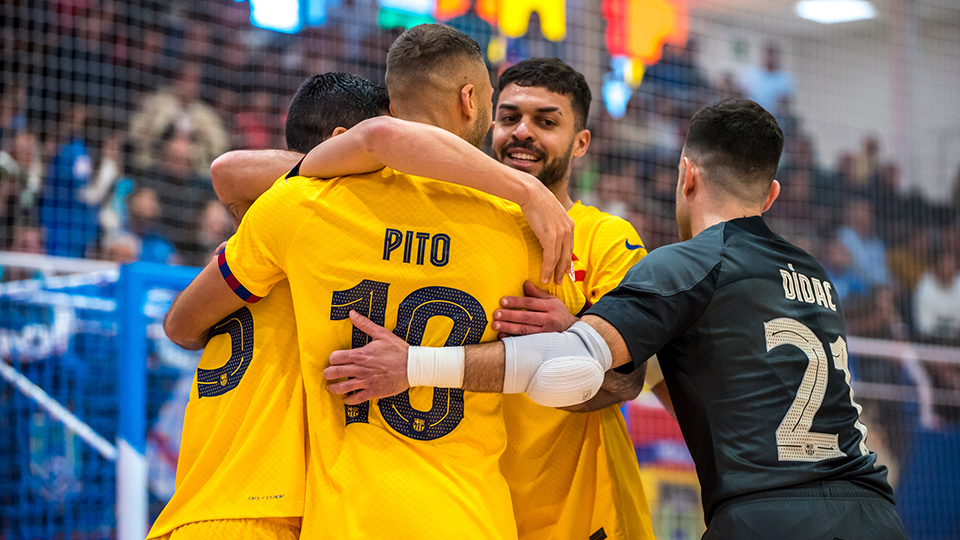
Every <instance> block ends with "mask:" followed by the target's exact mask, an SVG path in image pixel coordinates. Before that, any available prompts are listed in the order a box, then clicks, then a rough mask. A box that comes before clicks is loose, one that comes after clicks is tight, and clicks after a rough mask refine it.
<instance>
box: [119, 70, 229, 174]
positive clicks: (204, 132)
mask: <svg viewBox="0 0 960 540" xmlns="http://www.w3.org/2000/svg"><path fill="white" fill-rule="evenodd" d="M200 70H201V68H200V65H199V64H196V63H191V62H186V63H184V64H183V66H182V67H181V69H180V71H179V73H177V77H176V80H175V81H174V84H173V86H171V87H166V88H162V89H160V90H158V91H156V92H154V93H153V94H150V95H148V96H146V98H145V99H144V102H143V104H141V106H140V108H139V110H137V112H136V113H135V114H134V115H133V117H132V118H131V119H130V136H131V138H132V140H133V143H134V146H135V148H136V159H135V164H136V166H137V168H138V169H140V170H141V171H143V172H146V171H147V170H148V169H150V168H151V167H153V166H154V165H155V163H156V162H157V159H158V156H159V155H160V154H161V153H162V152H163V144H164V143H165V142H166V141H165V140H164V139H163V137H164V136H165V135H167V134H169V133H170V132H171V131H172V132H173V135H174V137H173V138H175V139H179V140H185V141H189V146H190V166H191V168H192V169H193V171H194V172H195V173H196V174H199V175H204V174H207V173H208V172H209V170H210V163H212V162H213V160H214V158H216V157H217V156H219V155H220V154H222V153H223V152H225V151H226V150H227V142H228V138H227V132H226V129H225V128H224V126H223V122H222V120H221V119H220V117H219V116H217V113H216V112H215V111H214V110H213V108H212V107H210V106H209V105H207V104H206V103H203V102H202V101H201V100H200V99H199V95H200Z"/></svg>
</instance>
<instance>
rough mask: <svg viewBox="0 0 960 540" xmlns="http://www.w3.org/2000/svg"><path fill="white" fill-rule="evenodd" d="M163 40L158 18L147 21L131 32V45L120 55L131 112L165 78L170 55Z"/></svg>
mask: <svg viewBox="0 0 960 540" xmlns="http://www.w3.org/2000/svg"><path fill="white" fill-rule="evenodd" d="M144 9H146V8H144ZM163 44H164V28H163V27H162V26H161V25H160V24H159V23H157V22H153V21H143V23H142V25H138V26H137V28H136V31H135V32H133V33H132V34H131V36H130V46H129V49H128V50H127V51H124V55H123V56H122V57H121V58H120V61H121V62H122V66H123V73H124V81H123V83H124V86H126V87H127V88H128V91H129V96H128V103H127V109H128V111H127V112H128V113H129V112H130V109H137V108H138V107H139V105H140V104H141V102H142V101H143V98H144V97H145V96H146V95H147V94H149V93H151V92H153V91H155V90H156V89H157V86H158V85H159V83H160V81H161V80H165V77H166V73H165V72H164V70H165V67H166V64H167V61H168V60H169V59H167V58H166V57H165V56H164V47H163Z"/></svg>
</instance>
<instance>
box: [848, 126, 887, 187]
mask: <svg viewBox="0 0 960 540" xmlns="http://www.w3.org/2000/svg"><path fill="white" fill-rule="evenodd" d="M879 172H880V141H878V140H877V136H876V135H872V134H871V135H867V136H866V137H865V138H864V139H863V147H862V149H861V151H860V153H859V154H856V157H855V162H854V169H853V176H852V178H851V184H850V187H852V188H853V189H855V190H856V191H858V192H860V193H868V192H869V190H870V186H871V185H872V184H874V183H875V182H876V177H877V174H878V173H879Z"/></svg>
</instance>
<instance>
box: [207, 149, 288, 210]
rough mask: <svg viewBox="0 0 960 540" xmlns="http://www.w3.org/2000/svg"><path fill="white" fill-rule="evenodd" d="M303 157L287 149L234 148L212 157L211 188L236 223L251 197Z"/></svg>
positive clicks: (250, 201) (259, 193) (251, 201)
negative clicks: (213, 158) (231, 150)
mask: <svg viewBox="0 0 960 540" xmlns="http://www.w3.org/2000/svg"><path fill="white" fill-rule="evenodd" d="M302 157H303V154H300V153H298V152H291V151H288V150H235V151H233V152H227V153H226V154H223V155H222V156H220V157H218V158H217V159H215V160H214V161H213V163H212V164H211V165H210V176H211V178H212V179H213V190H214V191H215V192H216V193H217V198H218V199H220V202H221V203H223V206H224V207H226V209H227V211H228V212H230V216H231V217H232V218H233V221H234V224H236V225H239V224H240V219H241V218H242V217H243V215H244V214H245V213H246V211H247V210H248V209H249V208H250V206H251V205H252V204H253V201H255V200H257V197H259V196H260V195H263V193H264V192H265V191H267V190H268V189H270V186H272V185H273V183H274V182H275V181H276V180H277V178H280V177H281V176H282V175H283V174H284V173H286V172H287V171H289V170H290V169H292V168H293V167H294V166H295V165H296V164H297V162H298V161H300V158H302Z"/></svg>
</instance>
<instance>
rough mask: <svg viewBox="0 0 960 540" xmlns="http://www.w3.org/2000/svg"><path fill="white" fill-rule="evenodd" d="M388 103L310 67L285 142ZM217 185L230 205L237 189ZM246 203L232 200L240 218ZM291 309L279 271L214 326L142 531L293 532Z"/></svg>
mask: <svg viewBox="0 0 960 540" xmlns="http://www.w3.org/2000/svg"><path fill="white" fill-rule="evenodd" d="M388 107H389V99H388V97H387V94H386V89H384V88H383V87H380V86H378V85H374V84H372V83H370V82H369V81H366V80H365V79H362V78H360V77H357V76H354V75H349V74H346V73H327V74H323V75H317V76H315V77H312V78H311V79H308V80H307V81H305V82H304V83H303V85H301V87H300V89H299V90H298V91H297V94H296V95H295V96H294V98H293V100H292V101H291V104H290V112H289V114H288V120H287V126H286V131H287V144H288V146H289V147H290V148H293V149H302V150H303V151H307V150H309V149H310V148H313V147H314V146H315V145H317V144H319V143H320V142H321V141H323V139H324V138H325V137H327V136H330V135H331V134H332V133H335V132H337V130H338V128H339V129H340V130H342V129H344V128H348V127H351V126H352V125H353V124H355V123H357V122H359V121H361V120H363V119H365V118H369V117H371V116H374V115H377V114H380V113H382V112H384V111H386V109H387V108H388ZM331 109H332V110H331ZM335 122H342V123H344V124H346V125H344V126H338V125H336V123H335ZM218 195H219V196H220V198H221V201H222V202H223V203H224V204H227V205H228V206H234V207H235V208H236V204H235V203H236V201H235V197H233V196H231V195H230V194H229V193H227V194H225V193H224V192H223V191H221V190H218ZM245 210H246V207H245V206H243V208H242V209H241V210H239V212H237V211H236V209H235V210H234V211H235V212H237V213H236V214H235V215H236V218H237V219H238V220H239V218H241V217H242V216H243V213H244V212H245ZM293 317H294V311H293V299H292V297H291V295H290V285H289V283H288V282H287V281H286V280H283V281H280V282H278V283H277V284H276V286H275V287H274V288H273V291H272V294H271V295H270V296H269V297H268V298H264V299H263V301H261V302H258V303H252V304H250V305H248V306H246V307H243V308H240V309H239V310H237V311H236V312H234V313H232V314H230V315H229V316H227V318H225V319H224V320H223V321H221V322H220V323H218V324H217V325H216V326H214V328H213V329H212V332H211V336H212V337H211V338H210V340H209V342H208V343H207V346H206V348H205V350H204V353H203V356H202V358H201V360H200V364H199V367H198V369H197V374H196V376H195V378H194V384H193V387H192V388H191V391H190V401H189V402H188V403H187V409H186V411H185V412H184V427H183V436H182V438H181V445H180V457H179V460H178V463H177V481H176V491H175V492H174V495H173V497H172V498H171V499H170V501H169V502H168V503H167V505H166V506H165V507H164V509H163V511H162V512H161V513H160V516H159V517H158V518H157V521H156V522H155V523H154V525H153V527H152V529H151V531H150V533H149V535H148V538H172V539H173V540H180V539H190V538H202V539H204V540H207V539H216V538H225V539H226V538H229V539H234V538H251V539H252V538H297V537H299V532H300V521H301V516H302V515H303V504H304V482H305V477H306V463H305V442H306V430H305V425H304V422H305V410H304V400H303V381H302V378H301V374H300V361H299V346H298V342H297V331H296V325H295V324H294V322H293V320H294V319H293Z"/></svg>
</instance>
